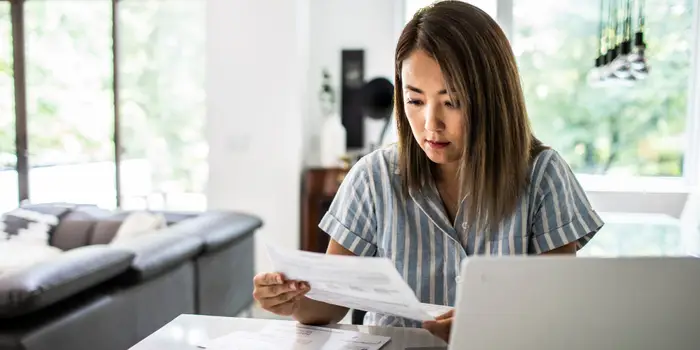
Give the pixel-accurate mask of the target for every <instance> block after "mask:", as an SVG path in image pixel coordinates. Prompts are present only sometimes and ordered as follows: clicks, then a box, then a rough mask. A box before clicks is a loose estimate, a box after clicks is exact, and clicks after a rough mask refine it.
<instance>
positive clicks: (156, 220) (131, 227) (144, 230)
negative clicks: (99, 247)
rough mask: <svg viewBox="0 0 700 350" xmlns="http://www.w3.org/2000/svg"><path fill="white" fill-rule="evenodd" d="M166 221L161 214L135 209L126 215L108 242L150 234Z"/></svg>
mask: <svg viewBox="0 0 700 350" xmlns="http://www.w3.org/2000/svg"><path fill="white" fill-rule="evenodd" d="M166 226H167V223H166V221H165V216H163V214H155V213H149V212H146V211H136V212H133V213H130V214H129V215H127V217H126V218H124V221H122V224H121V226H119V229H118V230H117V233H116V234H115V235H114V238H112V241H111V242H110V243H112V244H113V243H117V242H120V241H122V242H123V241H125V240H129V239H132V238H134V237H138V236H142V235H146V234H150V233H153V232H156V231H157V230H160V229H162V228H165V227H166Z"/></svg>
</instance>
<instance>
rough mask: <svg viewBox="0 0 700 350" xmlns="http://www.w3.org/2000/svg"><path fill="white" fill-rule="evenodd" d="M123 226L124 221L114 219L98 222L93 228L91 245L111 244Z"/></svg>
mask: <svg viewBox="0 0 700 350" xmlns="http://www.w3.org/2000/svg"><path fill="white" fill-rule="evenodd" d="M121 225H122V220H118V219H115V218H114V217H109V218H106V219H103V220H99V221H97V222H96V223H95V226H93V228H92V235H91V236H90V244H109V243H110V242H111V241H112V238H114V235H116V234H117V231H118V230H119V227H120V226H121Z"/></svg>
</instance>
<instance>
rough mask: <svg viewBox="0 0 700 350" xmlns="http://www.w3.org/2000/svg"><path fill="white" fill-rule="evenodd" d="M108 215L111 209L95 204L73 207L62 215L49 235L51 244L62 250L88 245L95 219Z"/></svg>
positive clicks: (110, 213)
mask: <svg viewBox="0 0 700 350" xmlns="http://www.w3.org/2000/svg"><path fill="white" fill-rule="evenodd" d="M110 215H112V212H111V211H109V210H106V209H100V208H98V207H96V206H85V205H81V206H78V207H75V208H73V209H72V210H71V211H70V212H69V213H67V214H65V215H64V216H63V218H62V219H61V222H60V223H59V224H58V227H56V230H55V231H54V233H53V235H51V245H52V246H54V247H58V248H60V249H63V250H70V249H75V248H78V247H82V246H86V245H89V244H90V241H91V238H92V233H93V228H94V226H95V224H96V222H97V220H100V219H102V218H105V217H108V216H110Z"/></svg>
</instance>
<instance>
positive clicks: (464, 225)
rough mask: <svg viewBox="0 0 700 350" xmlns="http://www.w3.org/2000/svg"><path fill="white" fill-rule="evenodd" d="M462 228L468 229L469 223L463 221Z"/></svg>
mask: <svg viewBox="0 0 700 350" xmlns="http://www.w3.org/2000/svg"><path fill="white" fill-rule="evenodd" d="M462 228H463V229H465V230H466V229H467V223H466V222H463V223H462Z"/></svg>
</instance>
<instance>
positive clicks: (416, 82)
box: [401, 50, 465, 165]
mask: <svg viewBox="0 0 700 350" xmlns="http://www.w3.org/2000/svg"><path fill="white" fill-rule="evenodd" d="M401 81H402V83H403V86H402V89H403V99H404V101H403V104H404V109H405V110H406V116H407V117H408V122H409V124H410V125H411V130H412V131H413V137H415V139H416V141H417V142H418V144H419V145H420V147H421V148H422V149H423V151H424V152H425V154H426V155H427V156H428V158H429V159H430V160H431V161H433V162H435V163H437V164H441V165H445V164H450V163H454V162H457V161H459V160H460V157H461V156H462V151H463V149H464V123H465V120H464V116H463V115H462V111H461V109H460V107H459V101H453V100H451V99H450V95H449V94H448V93H447V84H445V80H444V79H443V76H442V72H441V71H440V66H439V65H438V63H437V61H435V60H434V59H433V58H431V57H430V56H428V54H426V53H425V52H424V51H422V50H416V51H414V52H413V53H412V54H411V55H410V56H409V57H408V58H407V59H406V60H404V61H403V64H402V66H401Z"/></svg>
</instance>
